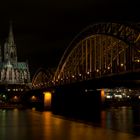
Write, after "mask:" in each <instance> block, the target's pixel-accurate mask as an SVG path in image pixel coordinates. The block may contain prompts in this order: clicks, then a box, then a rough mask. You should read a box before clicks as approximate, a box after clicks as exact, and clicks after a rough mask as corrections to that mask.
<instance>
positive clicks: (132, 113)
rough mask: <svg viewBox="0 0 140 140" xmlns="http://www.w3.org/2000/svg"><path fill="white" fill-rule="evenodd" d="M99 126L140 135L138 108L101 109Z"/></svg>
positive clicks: (139, 111) (139, 113) (139, 112)
mask: <svg viewBox="0 0 140 140" xmlns="http://www.w3.org/2000/svg"><path fill="white" fill-rule="evenodd" d="M101 127H103V128H110V129H113V130H117V131H121V132H128V133H133V134H136V135H140V134H139V132H140V110H138V109H132V108H131V107H118V108H111V109H108V110H105V111H102V112H101Z"/></svg>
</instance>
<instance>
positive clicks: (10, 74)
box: [9, 70, 12, 80]
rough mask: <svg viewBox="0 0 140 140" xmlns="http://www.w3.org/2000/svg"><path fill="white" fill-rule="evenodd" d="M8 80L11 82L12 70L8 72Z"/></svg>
mask: <svg viewBox="0 0 140 140" xmlns="http://www.w3.org/2000/svg"><path fill="white" fill-rule="evenodd" d="M9 80H12V70H9Z"/></svg>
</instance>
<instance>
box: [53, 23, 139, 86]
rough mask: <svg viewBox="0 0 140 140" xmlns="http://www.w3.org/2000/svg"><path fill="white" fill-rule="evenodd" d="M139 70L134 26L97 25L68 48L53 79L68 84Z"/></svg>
mask: <svg viewBox="0 0 140 140" xmlns="http://www.w3.org/2000/svg"><path fill="white" fill-rule="evenodd" d="M138 70H140V32H139V31H138V30H137V29H136V28H135V27H133V25H126V24H125V25H124V24H119V23H101V24H95V25H92V26H89V27H87V28H86V29H84V30H83V31H82V32H81V33H80V34H78V35H77V36H76V37H75V38H74V40H73V41H72V42H71V44H70V45H69V47H68V48H67V49H66V51H65V53H64V55H63V56H62V58H61V61H60V63H59V65H58V67H57V70H56V72H55V74H54V77H53V81H52V82H53V83H54V84H65V83H71V82H77V81H83V80H88V79H93V78H100V77H103V76H108V75H112V74H118V73H126V72H131V71H138Z"/></svg>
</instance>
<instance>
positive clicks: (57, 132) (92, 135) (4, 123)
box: [0, 108, 140, 140]
mask: <svg viewBox="0 0 140 140" xmlns="http://www.w3.org/2000/svg"><path fill="white" fill-rule="evenodd" d="M138 113H139V112H137V111H134V112H133V110H132V109H131V108H129V109H128V108H118V109H115V108H112V109H110V110H106V111H102V112H101V126H100V127H95V126H94V124H92V125H91V124H90V125H89V124H88V123H85V122H79V121H73V120H68V119H66V118H64V117H63V118H62V117H60V116H57V115H53V114H52V113H51V112H38V111H35V110H17V109H14V110H0V139H1V140H9V139H12V140H26V139H29V140H47V139H48V140H97V139H98V140H102V139H103V140H109V139H110V140H111V139H113V140H125V139H126V140H130V139H134V138H135V139H136V138H137V139H138V138H140V137H135V136H134V135H131V134H129V133H128V131H130V132H132V130H133V131H135V129H134V127H132V126H134V124H137V125H139V124H140V123H139V122H140V121H139V120H135V119H134V118H135V115H136V114H137V115H138ZM139 115H140V114H139ZM114 130H117V131H114ZM137 130H138V129H137ZM137 130H136V131H137ZM124 132H127V133H124Z"/></svg>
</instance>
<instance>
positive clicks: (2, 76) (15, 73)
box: [0, 25, 30, 85]
mask: <svg viewBox="0 0 140 140" xmlns="http://www.w3.org/2000/svg"><path fill="white" fill-rule="evenodd" d="M28 83H30V72H29V67H28V63H27V62H18V60H17V49H16V44H15V42H14V35H13V30H12V25H10V28H9V36H8V38H7V40H6V41H5V43H4V46H3V48H2V47H1V46H0V84H8V85H9V84H28Z"/></svg>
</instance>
